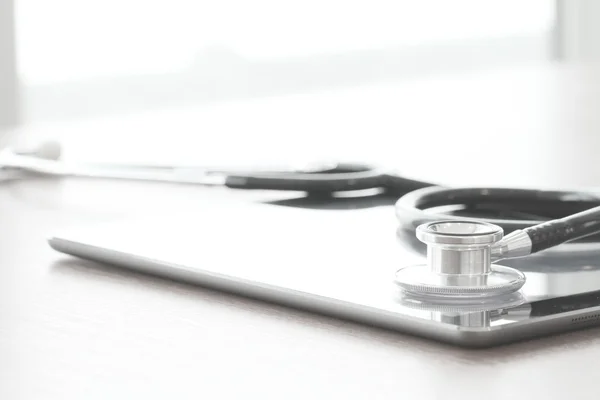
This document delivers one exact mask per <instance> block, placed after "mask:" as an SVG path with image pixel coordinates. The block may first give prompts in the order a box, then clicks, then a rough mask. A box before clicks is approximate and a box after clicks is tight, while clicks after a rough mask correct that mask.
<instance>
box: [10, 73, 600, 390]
mask: <svg viewBox="0 0 600 400" xmlns="http://www.w3.org/2000/svg"><path fill="white" fill-rule="evenodd" d="M599 104H600V70H598V68H597V67H596V66H582V67H577V66H560V65H556V66H550V67H527V68H523V69H519V70H512V71H493V72H490V73H485V74H478V75H469V76H467V75H465V76H462V77H447V78H443V79H442V78H436V79H431V80H424V81H422V82H406V83H399V84H396V85H390V86H381V87H374V88H372V87H369V88H361V89H354V90H348V91H345V92H344V93H337V92H336V93H312V94H306V95H302V96H289V97H286V98H278V99H261V100H257V101H256V102H255V103H252V104H250V105H248V106H247V107H244V106H243V104H228V105H226V104H224V105H218V106H215V107H212V108H202V109H198V110H174V111H169V112H165V113H162V114H156V115H144V116H135V117H127V116H121V117H114V118H107V119H103V120H98V121H77V122H69V123H64V124H54V125H45V126H35V127H29V126H26V127H22V128H20V129H19V134H21V137H31V138H35V137H38V136H48V135H54V136H57V135H58V136H59V137H61V138H63V139H64V141H65V143H66V145H67V148H68V149H70V151H71V153H69V154H70V155H71V156H72V157H73V158H76V156H81V157H82V158H85V157H92V158H93V157H95V156H97V157H99V158H100V157H101V156H102V155H104V157H105V158H106V157H107V156H110V157H112V160H118V159H120V158H121V159H125V158H130V157H127V151H126V150H127V149H130V150H131V149H132V148H134V146H137V147H135V149H137V150H138V151H137V152H136V153H135V154H136V156H137V157H138V158H139V159H140V160H147V159H150V158H152V157H156V156H157V155H166V156H172V157H174V155H175V154H178V152H179V154H181V152H183V154H184V155H183V156H181V157H185V156H187V157H189V159H193V158H194V157H200V158H202V159H203V160H209V161H211V162H226V161H228V160H226V159H225V158H221V159H219V158H218V157H216V156H215V155H214V154H226V153H225V151H224V150H226V149H230V150H231V153H230V154H229V157H231V159H234V160H236V161H239V160H240V159H241V158H243V157H246V158H245V159H244V160H249V159H250V158H249V156H248V153H251V154H253V156H254V157H255V158H256V159H265V157H268V156H269V154H272V152H273V151H275V152H276V153H277V155H278V156H280V157H282V158H285V157H292V156H300V155H302V152H303V151H306V154H308V156H310V157H318V156H321V155H328V157H330V158H335V157H336V156H338V155H339V156H340V157H343V158H354V159H360V155H361V154H364V156H365V157H364V158H365V160H367V161H377V162H380V163H385V164H389V165H392V166H394V167H397V168H400V169H403V170H404V171H406V173H407V174H409V175H411V176H414V177H420V178H422V179H433V178H435V180H436V181H441V182H449V183H451V184H455V183H461V184H482V185H531V184H535V185H543V186H555V187H579V186H589V185H596V186H597V187H600V162H599V161H598V155H599V154H600V112H599V111H600V109H599V107H598V105H599ZM227 110H229V111H227ZM248 110H250V111H248ZM299 110H301V111H302V118H296V120H295V121H297V124H295V125H294V126H293V127H290V128H289V130H290V132H291V133H290V134H291V135H300V134H301V133H302V132H306V135H305V136H304V137H302V140H300V139H299V140H298V141H297V142H295V143H296V144H297V145H296V146H292V147H290V146H288V145H286V139H285V135H283V134H282V133H281V132H282V131H281V129H283V128H284V127H285V126H286V125H285V121H286V120H287V121H288V123H289V121H291V120H292V118H291V116H292V115H294V113H296V114H297V113H298V112H299ZM269 115H271V116H273V117H272V118H271V119H269ZM282 115H283V116H282ZM199 116H201V117H199ZM211 118H212V119H211ZM169 126H171V127H172V128H171V131H173V132H174V133H173V135H180V136H181V138H180V139H177V140H175V139H174V140H172V141H170V142H169V143H168V144H165V142H164V138H163V139H162V140H161V139H159V138H158V135H159V134H160V132H159V131H161V130H162V131H163V133H164V130H165V129H166V128H168V127H169ZM253 126H259V127H258V128H252V127H253ZM208 129H215V130H216V131H217V132H216V133H215V134H214V135H207V134H200V133H198V134H197V135H196V136H190V132H191V131H196V132H206V131H207V130H208ZM236 129H246V131H248V134H246V135H242V136H243V137H240V138H239V139H238V142H239V143H236V145H235V146H232V143H231V136H227V132H230V131H234V130H236ZM324 129H326V130H327V132H330V135H325V134H324V133H323V132H324V131H323V130H324ZM133 131H139V132H143V133H144V134H143V136H144V138H145V139H144V140H143V141H144V146H139V144H136V142H135V140H134V139H133V138H132V135H131V134H129V135H127V134H126V133H131V132H133ZM254 134H255V139H254V140H251V139H249V137H252V135H254ZM86 135H87V136H86ZM185 135H188V136H185ZM282 135H283V136H282ZM186 137H187V138H188V139H189V140H192V141H193V140H196V141H197V146H191V145H190V144H189V140H188V142H185V141H184V140H185V138H186ZM207 138H210V141H209V146H207V145H206V143H207V141H208V139H207ZM137 140H138V142H139V140H140V136H138V137H137ZM287 140H288V141H290V140H291V139H290V138H289V137H288V139H287ZM111 141H112V142H111ZM265 141H268V142H269V143H271V144H272V145H273V146H274V147H273V148H271V149H270V150H269V149H264V147H265V146H264V142H265ZM256 142H259V143H256ZM110 143H112V145H111V144H110ZM115 143H119V146H118V147H116V146H115ZM182 143H183V144H182ZM340 143H342V145H340ZM184 144H185V145H184ZM317 145H318V146H317ZM69 146H70V147H69ZM111 146H112V147H111ZM211 146H212V147H211ZM190 147H193V148H194V150H195V151H193V152H192V151H189V152H188V153H185V150H186V149H189V148H190ZM152 149H154V150H152ZM76 150H77V151H78V152H76ZM153 151H154V152H153ZM361 151H362V153H361ZM211 157H212V158H211ZM271 161H278V160H271ZM419 164H421V166H420V167H419ZM278 196H281V195H279V194H274V193H266V192H265V193H263V192H258V193H250V194H242V193H239V192H232V191H227V190H221V189H203V188H196V187H185V186H176V185H152V184H137V183H136V184H132V183H126V182H108V181H86V180H81V179H78V180H76V179H73V180H71V179H62V180H53V179H43V178H32V179H27V180H11V181H5V182H3V183H2V184H1V186H0V398H1V399H44V400H50V399H121V398H122V399H133V398H135V399H137V398H140V399H142V398H143V399H165V398H169V399H171V398H172V399H188V398H189V399H192V398H194V399H197V398H278V399H281V398H285V399H300V398H302V399H304V398H344V399H364V398H373V399H387V398H389V399H392V398H394V399H396V398H415V399H454V398H456V399H482V398H486V399H506V398H512V397H513V396H514V397H517V398H544V399H565V398H597V388H598V380H599V379H600V370H599V369H598V368H597V367H598V359H599V358H600V330H599V329H588V330H584V331H578V332H573V333H569V334H562V335H558V336H553V337H547V338H542V339H536V340H531V341H527V342H521V343H517V344H512V345H507V346H502V347H497V348H493V349H487V350H465V349H460V348H455V347H452V346H449V345H444V344H439V343H436V342H432V341H429V340H425V339H420V338H416V337H411V336H407V335H402V334H398V333H394V332H389V331H385V330H382V329H377V328H372V327H369V326H363V325H358V324H355V323H350V322H346V321H341V320H336V319H333V318H329V317H323V316H318V315H313V314H309V313H305V312H302V311H298V310H293V309H288V308H285V307H281V306H277V305H272V304H267V303H263V302H259V301H254V300H249V299H245V298H242V297H237V296H233V295H230V294H224V293H220V292H216V291H213V290H209V289H205V288H199V287H194V286H190V285H185V284H181V283H175V282H170V281H167V280H162V279H159V278H155V277H149V276H145V275H141V274H136V273H132V272H127V271H122V270H119V269H116V268H109V267H102V268H100V267H99V265H97V264H95V263H92V262H86V261H81V260H77V259H74V258H69V257H67V256H64V255H61V254H58V253H56V252H54V251H52V250H51V249H50V248H49V247H48V246H47V245H46V242H45V238H46V237H47V236H48V235H50V234H51V233H52V232H54V231H55V230H56V229H59V228H64V227H67V226H72V225H76V224H81V223H87V222H96V221H101V220H103V219H105V218H108V217H114V216H120V215H131V214H134V213H135V214H139V215H151V214H152V212H155V211H156V210H157V209H158V208H160V210H162V211H164V210H169V209H177V210H178V211H179V212H181V211H182V210H186V209H190V210H191V209H193V208H194V207H210V206H211V204H215V203H216V202H218V203H219V204H225V203H226V202H228V203H230V204H231V207H235V206H236V204H237V202H245V201H258V200H273V199H277V198H279V197H278ZM248 262H253V260H248Z"/></svg>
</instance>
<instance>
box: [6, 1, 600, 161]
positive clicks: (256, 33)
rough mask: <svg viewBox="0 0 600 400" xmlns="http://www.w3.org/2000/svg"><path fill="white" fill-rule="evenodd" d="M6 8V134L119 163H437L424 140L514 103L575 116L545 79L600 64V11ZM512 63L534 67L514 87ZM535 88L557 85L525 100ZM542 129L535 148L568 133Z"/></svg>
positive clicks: (304, 5) (121, 5)
mask: <svg viewBox="0 0 600 400" xmlns="http://www.w3.org/2000/svg"><path fill="white" fill-rule="evenodd" d="M0 7H1V8H0V19H2V20H1V21H0V60H1V61H0V88H1V89H2V90H0V105H1V106H0V123H1V125H3V126H6V127H9V129H10V131H11V132H12V133H16V134H17V135H21V136H23V134H21V133H20V132H25V131H26V132H32V131H34V130H36V129H37V131H40V132H42V133H41V134H42V135H44V136H58V137H59V138H60V139H61V140H64V142H65V143H66V144H67V148H75V147H76V148H77V149H78V150H77V152H73V151H71V152H68V154H69V155H70V156H73V155H74V156H75V157H81V158H83V159H90V158H92V159H98V160H101V161H140V162H165V163H167V162H169V161H170V160H174V159H175V160H186V161H189V162H196V163H201V164H206V163H208V164H211V163H213V164H215V163H216V164H223V163H231V162H239V163H241V164H244V163H255V162H257V161H272V162H275V163H279V162H281V161H289V160H290V159H292V158H303V159H304V158H307V159H309V160H314V159H322V158H334V159H338V158H346V159H347V158H353V159H360V160H361V161H363V160H364V161H369V160H374V161H379V162H389V161H390V160H391V161H393V160H394V159H396V158H398V154H402V157H405V158H406V157H419V156H420V154H419V152H417V151H414V152H413V151H411V152H407V151H406V148H407V143H408V140H425V143H432V140H433V139H435V141H436V142H437V143H439V147H440V148H442V147H444V146H455V147H456V146H458V144H457V141H456V140H454V139H452V135H453V132H457V131H469V132H474V131H481V135H484V134H488V135H490V136H491V135H498V134H501V133H502V132H507V131H515V129H516V127H515V126H512V125H511V121H510V120H508V121H506V120H503V119H502V118H498V115H499V114H498V113H500V114H501V113H503V112H504V111H503V108H506V109H507V110H510V112H511V113H513V114H514V113H516V114H519V113H521V114H523V115H525V114H526V115H529V116H531V115H533V116H535V115H549V110H550V111H551V110H552V108H553V107H556V106H557V105H555V104H542V103H544V97H545V94H544V93H545V92H544V91H545V90H547V89H546V87H547V86H549V85H548V82H549V80H548V79H549V78H545V77H544V74H540V73H539V71H540V70H539V69H537V68H538V67H539V66H544V65H549V64H553V63H564V62H568V61H571V60H579V59H588V58H589V59H593V58H596V57H597V56H598V55H599V54H600V51H599V49H600V46H599V45H598V44H599V43H600V28H598V26H600V24H597V23H596V21H598V20H600V2H597V1H593V0H573V1H566V0H528V1H518V0H455V1H445V0H421V1H414V0H413V1H409V0H369V1H367V0H355V1H354V0H353V1H347V0H346V1H344V0H305V1H302V2H292V1H282V0H253V1H245V0H219V1H206V0H169V1H166V0H152V1H150V0H146V1H141V0H103V1H99V0H88V1H80V0H79V1H78V0H54V1H45V0H0ZM527 68H530V69H529V70H528V69H527ZM507 70H514V71H521V72H518V73H516V75H515V77H514V79H512V78H511V81H510V82H508V83H507V82H504V81H503V79H505V77H506V75H502V73H503V72H502V71H507ZM461 79H468V80H469V82H470V83H469V84H468V85H466V84H464V82H463V81H461ZM478 79H479V80H480V82H481V84H480V83H478V82H479V81H478ZM519 82H522V83H526V84H528V85H530V86H531V85H534V86H535V85H537V86H535V87H539V91H537V92H535V91H534V92H533V93H535V95H531V94H529V95H522V94H519V93H518V87H519ZM550 86H551V85H550ZM528 93H532V92H531V91H529V92H528ZM527 96H529V97H527ZM491 99H493V101H495V102H496V103H497V104H490V103H489V101H490V100H491ZM467 110H468V113H467ZM489 121H494V123H493V124H490V123H489ZM534 121H535V123H531V124H533V125H535V126H528V123H529V122H527V120H524V122H522V123H521V125H520V126H519V127H518V129H523V132H524V135H523V137H526V136H528V137H531V138H532V139H531V140H539V138H538V139H534V138H536V137H537V136H536V135H535V132H538V133H540V132H542V131H543V130H544V129H545V128H546V124H551V123H556V121H551V120H548V119H547V118H545V119H544V118H542V119H538V120H534ZM559 122H560V121H559ZM486 124H487V125H486ZM32 127H41V128H39V129H38V128H35V129H34V128H32ZM480 127H484V128H480ZM540 134H541V133H540ZM13 136H14V135H13ZM450 139H452V140H450ZM453 140H454V141H453ZM547 146H555V147H557V148H558V147H560V146H562V144H561V143H555V144H553V143H548V144H547ZM415 147H416V148H419V144H416V145H415ZM519 156H520V155H519V154H516V153H515V154H513V157H519ZM134 159H135V160H134ZM409 167H410V166H409Z"/></svg>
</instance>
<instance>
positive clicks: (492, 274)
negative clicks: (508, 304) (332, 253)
mask: <svg viewBox="0 0 600 400" xmlns="http://www.w3.org/2000/svg"><path fill="white" fill-rule="evenodd" d="M416 234H417V238H418V239H419V240H420V241H422V242H424V243H425V244H427V264H425V265H411V266H407V267H404V268H401V269H400V270H398V271H397V272H396V279H395V281H396V284H397V285H398V286H399V287H400V288H401V289H402V290H403V291H404V292H407V293H409V294H411V295H416V296H425V297H437V298H452V299H456V298H463V299H472V298H486V297H492V296H500V295H506V294H509V293H513V292H516V291H517V290H519V289H520V288H521V287H522V286H523V284H525V275H524V274H523V273H522V272H520V271H518V270H516V269H514V268H509V267H505V266H502V265H497V264H492V262H491V253H492V246H493V245H494V244H495V243H497V242H498V241H499V240H501V239H502V237H503V235H504V233H503V231H502V228H500V227H499V226H496V225H493V224H489V223H485V222H474V221H457V220H450V221H438V222H430V223H427V224H423V225H420V226H419V227H418V228H417V232H416Z"/></svg>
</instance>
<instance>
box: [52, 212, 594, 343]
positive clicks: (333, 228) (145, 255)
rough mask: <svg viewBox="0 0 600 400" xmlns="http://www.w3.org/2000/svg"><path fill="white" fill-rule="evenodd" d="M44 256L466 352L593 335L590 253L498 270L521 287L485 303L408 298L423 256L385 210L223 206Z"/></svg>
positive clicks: (79, 238)
mask: <svg viewBox="0 0 600 400" xmlns="http://www.w3.org/2000/svg"><path fill="white" fill-rule="evenodd" d="M49 244H50V246H52V248H54V249H55V250H57V251H59V252H62V253H66V254H68V255H70V256H75V257H80V258H85V259H90V260H95V261H99V262H101V263H105V264H110V265H113V266H118V267H122V268H127V269H131V270H135V271H140V272H142V273H147V274H153V275H158V276H161V277H164V278H167V279H171V280H179V281H183V282H187V283H193V284H197V285H200V286H205V287H210V288H215V289H219V290H223V291H226V292H231V293H232V294H235V295H243V296H249V297H253V298H257V299H261V300H265V301H270V302H275V303H280V304H283V305H286V306H290V307H296V308H301V309H304V310H309V311H312V312H316V313H321V314H326V315H329V316H332V317H335V318H343V319H348V320H352V321H356V322H360V323H364V324H369V325H374V326H379V327H383V328H387V329H392V330H396V331H398V332H400V333H403V334H412V335H419V336H423V337H427V338H430V339H434V340H439V341H444V342H448V343H453V344H456V345H460V346H466V347H485V346H493V345H498V344H502V343H507V342H512V341H517V340H522V339H526V338H534V337H539V336H544V335H550V334H556V333H560V332H564V331H569V330H573V329H580V328H587V327H591V326H594V325H598V324H600V250H599V251H594V249H592V250H588V251H583V252H582V251H573V252H570V251H568V248H563V251H560V252H558V253H551V254H543V253H541V254H539V255H537V256H531V257H527V258H523V259H515V260H505V261H504V262H503V263H502V264H504V265H509V266H512V267H515V268H519V269H520V270H522V271H523V272H524V273H525V275H526V277H527V282H526V283H525V285H524V287H523V288H522V290H521V291H520V292H518V293H516V294H515V295H513V296H509V297H507V298H502V299H495V300H494V301H492V302H489V301H488V302H485V303H479V304H477V303H476V304H453V303H443V304H440V303H436V304H433V303H430V302H427V301H421V300H419V299H411V298H407V297H406V296H404V295H403V294H402V293H401V292H400V290H399V288H398V287H397V286H396V284H395V283H394V274H395V272H396V270H397V269H398V268H400V267H402V266H403V265H407V264H415V263H424V262H425V259H424V253H423V247H422V246H420V243H419V242H418V241H416V240H414V237H413V235H412V234H410V233H405V232H398V231H397V226H396V221H395V216H394V210H393V207H389V206H382V207H375V208H370V209H361V210H315V209H296V208H288V207H282V206H276V205H270V204H260V203H258V204H256V203H248V204H246V205H243V206H242V205H236V206H226V205H223V206H215V207H208V208H202V209H199V210H196V211H194V212H187V213H175V212H172V213H166V214H164V215H147V216H143V217H141V218H140V217H135V218H130V219H120V220H114V221H107V222H104V223H100V224H90V225H85V226H80V227H76V228H71V229H68V230H65V231H63V232H56V233H55V234H54V236H52V237H51V238H49ZM563 246H569V245H568V244H567V245H563ZM565 250H566V251H565Z"/></svg>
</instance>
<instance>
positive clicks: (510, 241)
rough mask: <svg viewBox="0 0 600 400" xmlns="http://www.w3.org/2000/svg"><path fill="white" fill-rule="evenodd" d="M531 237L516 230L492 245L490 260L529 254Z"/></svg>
mask: <svg viewBox="0 0 600 400" xmlns="http://www.w3.org/2000/svg"><path fill="white" fill-rule="evenodd" d="M531 244H532V243H531V238H530V237H529V235H528V234H527V233H525V232H524V231H522V230H520V229H519V230H516V231H514V232H512V233H510V234H509V235H506V236H505V237H503V238H502V239H501V240H500V241H498V242H496V243H494V244H493V245H492V249H491V250H492V255H491V258H492V262H494V261H498V260H502V259H505V258H516V257H525V256H528V255H530V254H531Z"/></svg>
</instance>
